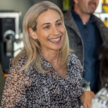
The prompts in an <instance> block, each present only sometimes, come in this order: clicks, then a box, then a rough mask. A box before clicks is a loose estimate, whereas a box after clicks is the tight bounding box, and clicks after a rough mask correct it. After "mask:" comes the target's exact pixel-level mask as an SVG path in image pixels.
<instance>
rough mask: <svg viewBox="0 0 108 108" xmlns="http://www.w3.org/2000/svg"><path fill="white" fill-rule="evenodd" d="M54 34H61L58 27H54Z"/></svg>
mask: <svg viewBox="0 0 108 108" xmlns="http://www.w3.org/2000/svg"><path fill="white" fill-rule="evenodd" d="M52 33H53V34H54V35H58V34H59V30H58V28H57V27H56V26H54V27H53V28H52Z"/></svg>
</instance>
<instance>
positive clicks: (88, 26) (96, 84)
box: [65, 0, 108, 93]
mask: <svg viewBox="0 0 108 108" xmlns="http://www.w3.org/2000/svg"><path fill="white" fill-rule="evenodd" d="M73 3H74V5H73V6H72V7H71V8H70V9H69V10H68V12H67V13H66V15H65V25H66V28H67V32H68V36H69V41H70V48H71V49H73V50H74V51H75V54H76V55H77V56H78V58H79V59H80V61H81V63H82V65H83V66H84V69H85V71H84V73H83V75H82V76H83V78H84V79H85V80H87V82H88V83H89V84H90V89H91V91H93V92H94V93H97V92H98V91H99V89H100V77H99V68H100V66H99V64H100V63H99V59H98V48H99V46H100V45H101V44H102V43H103V42H104V41H105V40H106V39H107V37H108V29H107V28H106V26H105V25H104V23H103V22H102V21H101V20H100V19H99V18H97V17H96V16H95V15H93V13H94V12H95V10H96V8H97V6H98V4H99V0H73Z"/></svg>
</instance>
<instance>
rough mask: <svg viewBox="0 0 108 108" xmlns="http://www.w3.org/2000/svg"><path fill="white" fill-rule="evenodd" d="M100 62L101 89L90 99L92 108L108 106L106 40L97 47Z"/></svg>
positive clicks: (105, 107) (107, 51)
mask: <svg viewBox="0 0 108 108" xmlns="http://www.w3.org/2000/svg"><path fill="white" fill-rule="evenodd" d="M99 58H100V62H101V66H100V77H101V82H102V89H101V90H100V91H99V92H98V93H97V94H96V96H95V97H94V99H93V100H92V108H96V107H97V108H108V41H106V42H104V43H103V44H102V45H101V47H100V49H99Z"/></svg>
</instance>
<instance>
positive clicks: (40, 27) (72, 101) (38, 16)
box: [2, 1, 94, 108]
mask: <svg viewBox="0 0 108 108" xmlns="http://www.w3.org/2000/svg"><path fill="white" fill-rule="evenodd" d="M23 41H24V49H23V51H21V52H20V53H19V54H18V55H17V56H16V57H15V58H14V59H13V60H12V61H11V63H12V66H11V68H10V72H9V74H8V76H7V79H6V84H5V88H4V92H3V99H2V108H10V107H11V108H16V107H23V108H25V107H28V108H43V107H47V108H51V107H52V108H79V106H80V104H79V101H78V100H79V99H81V102H83V104H84V108H88V107H89V108H90V107H91V100H92V98H93V97H94V94H93V92H90V91H85V92H84V89H83V88H82V87H81V85H80V80H81V79H82V78H81V75H80V73H81V72H83V67H82V66H81V64H80V61H79V60H78V58H77V57H76V56H75V55H74V54H73V53H72V52H69V50H70V49H69V43H68V36H67V32H66V30H65V26H64V18H63V14H62V12H61V10H60V9H59V8H58V7H57V6H56V5H55V4H53V3H51V2H48V1H43V2H39V3H37V4H35V5H33V6H32V7H31V8H30V9H29V10H28V11H27V13H26V15H25V17H24V19H23Z"/></svg>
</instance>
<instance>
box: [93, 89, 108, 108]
mask: <svg viewBox="0 0 108 108" xmlns="http://www.w3.org/2000/svg"><path fill="white" fill-rule="evenodd" d="M92 108H108V89H106V88H102V89H101V90H100V91H99V92H98V93H97V94H96V96H95V97H94V98H93V100H92Z"/></svg>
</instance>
